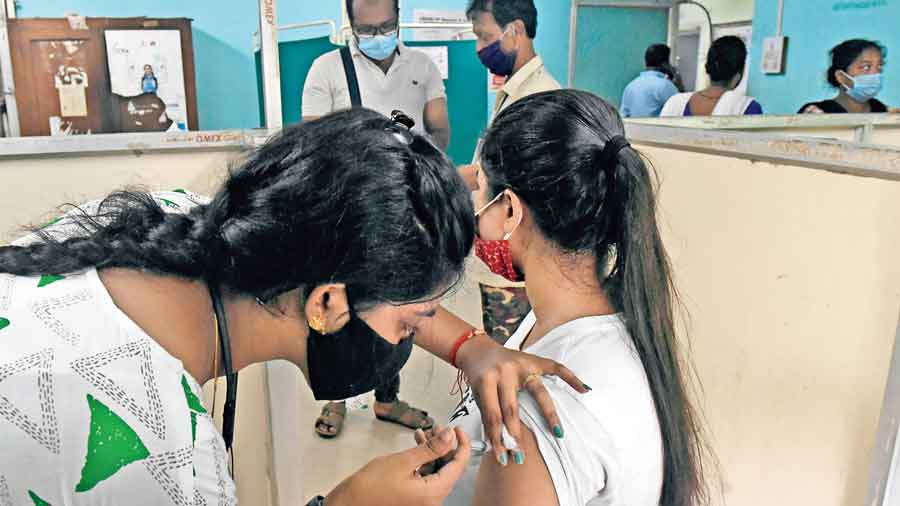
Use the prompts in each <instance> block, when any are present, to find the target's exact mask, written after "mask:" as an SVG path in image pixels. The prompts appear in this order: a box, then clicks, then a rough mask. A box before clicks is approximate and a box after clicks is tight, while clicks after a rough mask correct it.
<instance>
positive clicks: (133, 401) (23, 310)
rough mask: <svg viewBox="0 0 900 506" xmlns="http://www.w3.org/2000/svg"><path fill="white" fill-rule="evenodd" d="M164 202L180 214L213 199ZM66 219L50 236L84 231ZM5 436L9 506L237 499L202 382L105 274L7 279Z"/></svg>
mask: <svg viewBox="0 0 900 506" xmlns="http://www.w3.org/2000/svg"><path fill="white" fill-rule="evenodd" d="M153 196H154V197H155V198H156V199H157V201H158V202H160V203H161V204H162V205H164V206H165V207H166V209H167V211H170V212H186V211H187V210H188V209H190V208H191V207H193V206H194V205H196V204H198V203H202V202H205V201H206V199H205V198H203V197H200V196H197V195H193V194H190V193H188V192H159V193H154V194H153ZM96 205H97V202H96V201H95V202H91V203H88V204H85V205H83V206H81V207H82V208H83V209H85V210H86V211H88V212H92V211H93V210H95V209H96ZM67 216H68V215H67ZM57 221H58V222H56V223H54V224H53V225H51V226H50V228H49V229H47V230H48V232H49V233H51V234H52V235H54V236H56V237H62V236H69V235H77V233H78V231H77V229H76V228H73V226H72V224H71V223H69V222H68V220H67V219H66V217H63V218H61V219H60V220H57ZM36 240H39V238H38V237H37V236H34V235H32V236H29V237H26V238H23V239H21V240H19V241H17V244H19V245H22V244H26V243H30V242H34V241H36ZM0 440H2V441H3V443H2V446H0V448H2V449H0V505H2V506H6V505H13V504H16V505H18V504H53V505H63V504H65V505H71V506H81V505H85V506H87V505H96V504H125V503H127V504H129V505H136V506H150V505H157V504H175V505H178V506H231V505H234V504H236V495H235V487H234V483H233V481H232V480H231V477H230V476H229V475H228V468H227V456H226V453H225V445H224V442H223V441H222V437H221V435H219V432H218V431H217V430H216V428H215V425H214V423H213V420H212V418H211V417H210V415H209V413H208V410H207V408H206V407H205V406H204V405H203V402H202V395H201V390H200V385H199V384H198V383H197V381H196V380H195V379H194V378H193V377H192V376H191V375H190V374H189V373H188V372H187V371H186V370H185V369H184V366H183V364H182V363H181V361H180V360H178V359H177V358H175V357H173V356H172V355H170V354H169V353H168V352H167V351H166V350H165V349H163V348H162V347H161V346H159V344H157V342H156V341H155V340H154V339H153V338H151V337H150V336H148V335H147V334H146V333H145V332H144V331H143V330H141V328H140V327H138V326H137V325H136V324H135V323H134V322H133V321H132V320H131V319H129V318H128V317H127V316H126V315H125V314H124V313H122V312H121V311H120V310H119V308H118V307H117V306H116V305H115V303H114V302H113V300H112V298H111V297H110V295H109V293H108V292H107V290H106V287H105V286H104V285H103V283H102V282H101V280H100V278H99V276H98V274H97V271H96V269H93V268H92V269H87V270H84V271H82V272H77V273H71V274H67V275H65V276H62V277H60V276H33V277H27V276H12V275H8V274H0ZM123 498H126V499H127V500H124V501H123Z"/></svg>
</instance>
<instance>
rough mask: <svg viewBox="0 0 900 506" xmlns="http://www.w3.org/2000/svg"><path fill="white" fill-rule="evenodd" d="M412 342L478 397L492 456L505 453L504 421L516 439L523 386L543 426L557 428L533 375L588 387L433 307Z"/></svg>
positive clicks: (580, 388)
mask: <svg viewBox="0 0 900 506" xmlns="http://www.w3.org/2000/svg"><path fill="white" fill-rule="evenodd" d="M416 344H418V345H419V346H420V347H421V348H423V349H425V350H427V351H428V352H430V353H431V354H433V355H435V356H437V357H438V358H440V359H442V360H444V361H445V362H447V363H448V364H451V365H452V366H454V367H456V368H457V369H459V370H460V371H461V372H462V373H463V374H464V375H465V377H466V379H467V381H468V383H469V385H470V386H471V387H472V391H473V392H474V393H475V395H476V397H477V398H478V400H479V404H480V406H481V412H482V421H483V423H484V429H485V434H486V435H487V436H488V437H487V439H488V442H489V443H490V444H491V447H492V448H493V451H494V453H495V456H496V457H497V458H498V459H500V458H501V454H503V453H505V450H504V448H505V447H504V445H503V442H502V431H503V427H504V425H505V426H506V428H507V429H508V431H509V433H510V434H511V435H512V436H513V437H514V438H516V439H519V438H520V437H521V436H522V432H521V424H520V421H519V402H518V393H519V391H522V390H527V391H528V392H529V393H530V394H531V396H532V397H533V398H534V400H535V402H536V403H537V405H538V406H539V408H540V411H541V414H542V415H543V417H544V421H545V422H546V423H547V426H548V427H551V428H552V427H556V426H560V424H561V422H560V419H559V415H558V414H557V412H556V407H555V406H554V404H553V401H552V400H551V398H550V394H549V393H548V392H547V389H546V388H545V387H544V384H543V383H542V382H540V381H529V378H532V377H534V376H535V375H538V376H543V375H551V376H559V377H560V378H561V379H562V380H563V381H565V382H566V383H568V384H569V385H571V386H572V388H574V389H575V390H576V391H578V392H580V393H587V392H588V391H589V390H590V387H588V386H587V385H585V384H584V383H583V382H582V381H581V380H579V379H578V377H577V376H576V375H575V374H574V373H573V372H572V371H570V370H569V369H568V368H566V367H565V366H563V365H561V364H559V363H557V362H555V361H553V360H548V359H546V358H541V357H537V356H535V355H531V354H529V353H524V352H520V351H515V350H510V349H507V348H504V347H503V346H501V345H500V344H498V343H497V342H495V341H494V340H493V339H491V338H490V336H488V335H487V334H486V333H485V332H484V331H483V330H476V329H474V328H473V327H472V326H471V325H469V324H468V323H466V322H465V321H463V320H462V319H460V318H459V317H457V316H456V315H454V314H452V313H450V312H449V311H447V310H446V309H444V308H442V307H439V308H437V313H436V314H435V316H434V318H432V319H431V320H430V321H428V322H427V323H426V324H424V325H423V326H422V327H421V328H419V329H418V330H417V332H416Z"/></svg>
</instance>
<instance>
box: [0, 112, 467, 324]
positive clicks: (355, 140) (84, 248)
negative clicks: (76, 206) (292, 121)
mask: <svg viewBox="0 0 900 506" xmlns="http://www.w3.org/2000/svg"><path fill="white" fill-rule="evenodd" d="M398 130H401V131H402V133H403V134H404V135H405V136H406V137H403V136H401V135H399V134H398V133H396V132H397V131H398ZM401 139H405V140H408V141H410V142H409V144H407V143H406V142H404V141H402V140H401ZM77 223H78V225H80V226H81V227H82V229H83V232H84V233H83V234H79V237H77V238H67V239H64V240H54V238H53V237H50V234H47V233H45V232H39V234H40V235H41V236H42V237H43V239H44V241H43V242H39V243H36V244H33V245H30V246H26V247H15V246H8V247H2V248H0V272H5V273H10V274H16V275H38V274H65V273H69V272H75V271H78V270H82V269H85V268H89V267H97V268H107V267H124V268H131V269H142V270H146V271H150V272H154V273H158V274H163V275H173V276H180V277H183V278H188V279H199V280H204V281H206V282H208V283H214V284H216V285H219V286H221V287H223V288H224V289H227V290H229V291H230V292H231V293H233V294H236V295H246V296H250V297H257V298H259V299H260V300H262V301H270V300H271V299H273V298H274V297H276V296H278V295H280V294H282V293H285V292H288V291H291V290H293V289H296V288H299V287H304V288H305V289H306V291H307V292H308V291H310V290H311V289H312V288H314V287H315V286H317V285H321V284H325V283H330V282H338V283H345V284H346V286H347V292H348V298H349V299H350V301H351V302H352V303H353V305H354V307H355V308H356V309H357V310H364V309H365V308H370V307H372V306H374V305H377V304H382V303H392V304H403V303H409V302H415V301H421V300H428V299H431V298H434V297H435V295H436V294H438V292H439V291H440V290H446V289H449V288H450V287H452V286H453V285H454V284H455V283H456V282H457V281H458V279H459V278H460V276H461V273H462V270H463V266H464V262H465V259H466V256H467V255H468V253H469V250H470V249H471V246H472V241H473V237H474V233H475V232H474V230H475V229H474V227H475V224H474V217H473V210H472V203H471V198H470V196H469V193H468V191H467V190H466V189H465V185H464V183H463V181H462V179H461V178H460V177H459V175H458V174H457V172H456V169H455V168H454V166H453V164H452V163H451V162H450V160H449V159H448V158H447V157H446V155H444V154H443V153H442V152H441V151H440V150H439V149H438V148H436V147H435V146H434V145H433V144H431V143H430V142H429V141H428V140H426V139H425V138H424V137H422V136H419V135H417V134H412V133H411V132H409V131H408V130H406V128H405V127H402V126H399V125H397V124H395V123H393V122H392V121H390V120H389V119H387V118H385V117H384V116H382V115H380V114H378V113H376V112H374V111H370V110H366V109H355V110H350V111H344V112H338V113H334V114H331V115H328V116H324V117H322V118H321V119H318V120H316V121H311V122H303V123H302V124H299V125H296V126H291V127H288V128H285V129H284V130H283V131H282V132H281V133H279V134H278V135H276V136H275V137H274V138H273V139H271V140H269V141H268V142H266V143H265V144H264V145H262V146H261V147H259V148H258V149H256V150H254V151H253V152H252V153H250V154H249V156H248V157H247V158H246V161H245V162H244V163H242V164H241V166H239V168H237V169H235V170H232V171H231V174H230V175H229V177H228V178H227V179H226V181H225V182H224V184H223V185H222V186H221V188H220V189H219V190H218V192H217V193H216V194H215V196H214V197H213V198H212V201H211V202H210V203H209V204H207V205H199V206H197V207H195V208H193V209H191V211H190V212H189V213H188V214H172V213H166V212H164V211H163V209H162V208H161V207H160V205H158V204H157V203H156V202H155V201H154V199H153V198H152V197H151V196H150V195H149V194H147V193H142V192H137V191H122V192H117V193H114V194H112V195H110V196H109V197H107V198H106V199H105V200H104V201H103V202H102V204H101V205H100V210H99V211H98V212H97V213H96V215H92V216H88V215H82V216H81V217H80V218H78V220H77Z"/></svg>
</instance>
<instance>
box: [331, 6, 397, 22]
mask: <svg viewBox="0 0 900 506" xmlns="http://www.w3.org/2000/svg"><path fill="white" fill-rule="evenodd" d="M345 2H346V5H347V18H348V19H350V24H351V25H352V24H353V21H354V20H353V2H354V0H345ZM394 14H396V15H397V22H398V23H399V22H400V0H394Z"/></svg>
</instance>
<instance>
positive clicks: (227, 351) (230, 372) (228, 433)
mask: <svg viewBox="0 0 900 506" xmlns="http://www.w3.org/2000/svg"><path fill="white" fill-rule="evenodd" d="M209 295H210V298H211V299H212V303H213V311H215V313H216V321H217V324H218V327H219V329H218V330H219V341H220V342H221V343H222V344H221V347H222V350H221V351H222V367H223V368H224V369H225V378H226V380H227V381H226V390H225V407H224V409H223V410H222V439H224V440H225V451H226V452H229V451H231V445H232V443H233V442H234V415H235V409H236V407H237V385H238V373H237V372H236V371H235V370H234V365H233V364H234V363H233V362H232V360H231V336H229V334H228V320H227V317H226V315H225V306H224V305H223V304H222V296H221V294H220V293H219V288H218V286H217V285H216V284H215V283H210V287H209ZM215 374H219V371H216V372H215ZM213 409H215V406H213Z"/></svg>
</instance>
